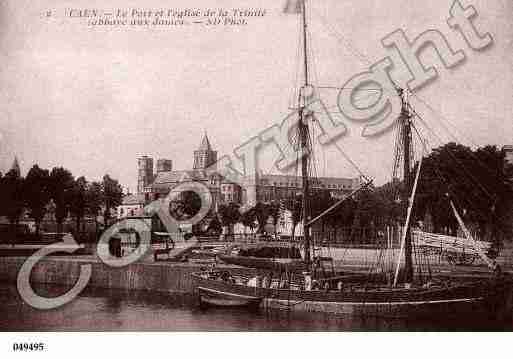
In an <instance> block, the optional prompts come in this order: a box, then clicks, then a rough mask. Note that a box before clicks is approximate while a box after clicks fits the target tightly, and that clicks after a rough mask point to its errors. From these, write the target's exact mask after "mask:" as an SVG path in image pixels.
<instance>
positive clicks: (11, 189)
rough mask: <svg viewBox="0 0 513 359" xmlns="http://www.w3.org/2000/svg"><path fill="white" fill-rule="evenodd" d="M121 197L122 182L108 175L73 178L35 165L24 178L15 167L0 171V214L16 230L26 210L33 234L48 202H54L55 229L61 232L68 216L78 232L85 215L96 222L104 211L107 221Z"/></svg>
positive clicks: (62, 169)
mask: <svg viewBox="0 0 513 359" xmlns="http://www.w3.org/2000/svg"><path fill="white" fill-rule="evenodd" d="M122 196H123V191H122V187H121V185H120V184H119V182H118V181H117V180H115V179H113V178H111V177H110V176H109V175H108V174H106V175H105V176H103V178H102V180H101V181H98V182H97V181H92V182H90V181H88V180H87V179H86V178H85V177H84V176H80V177H77V178H75V177H74V176H73V175H72V173H71V172H70V171H69V170H67V169H65V168H63V167H54V168H52V169H51V170H48V169H43V168H40V167H39V166H38V165H37V164H36V165H34V166H32V168H31V169H30V170H29V171H28V173H27V175H26V176H25V177H22V176H21V175H20V173H19V171H17V170H15V169H11V170H10V171H9V172H7V173H6V174H5V175H2V173H0V198H2V199H3V203H2V206H1V208H0V215H2V216H6V217H7V219H8V220H9V223H10V224H11V226H12V228H13V230H14V231H15V230H16V229H15V228H17V225H18V224H19V221H20V219H21V218H22V215H23V214H24V213H25V212H28V215H29V216H30V217H31V218H32V219H33V220H34V222H35V229H36V236H39V234H40V228H41V222H42V221H43V219H44V217H45V215H46V214H47V212H48V209H49V204H50V203H53V205H54V219H55V222H56V224H57V232H59V233H60V232H62V229H63V223H64V221H65V220H66V219H67V218H68V217H71V218H73V220H74V222H75V226H76V231H77V233H79V232H80V226H81V223H82V221H83V220H84V218H85V217H86V216H90V217H94V218H95V221H96V218H97V217H98V216H99V215H100V214H103V216H104V223H108V221H109V220H110V218H111V215H110V213H111V209H113V208H115V207H117V206H118V205H120V204H121V200H122ZM102 212H103V213H102ZM14 233H15V232H14Z"/></svg>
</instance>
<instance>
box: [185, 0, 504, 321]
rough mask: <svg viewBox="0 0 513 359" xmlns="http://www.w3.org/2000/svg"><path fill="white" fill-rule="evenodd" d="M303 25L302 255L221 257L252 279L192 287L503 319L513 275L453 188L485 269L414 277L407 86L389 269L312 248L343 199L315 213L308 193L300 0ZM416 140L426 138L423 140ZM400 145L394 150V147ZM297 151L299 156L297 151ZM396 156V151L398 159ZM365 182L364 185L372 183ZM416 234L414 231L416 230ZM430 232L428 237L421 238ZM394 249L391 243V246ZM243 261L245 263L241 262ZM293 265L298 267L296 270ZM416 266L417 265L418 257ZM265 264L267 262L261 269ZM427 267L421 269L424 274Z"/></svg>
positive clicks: (284, 301) (215, 275) (296, 306)
mask: <svg viewBox="0 0 513 359" xmlns="http://www.w3.org/2000/svg"><path fill="white" fill-rule="evenodd" d="M301 13H302V16H301V18H302V28H303V40H302V45H303V56H304V66H305V68H304V75H305V79H304V84H303V86H302V87H301V89H300V91H299V94H300V96H298V104H297V108H298V123H297V126H296V127H297V138H298V145H299V146H297V148H298V151H301V153H300V154H298V158H299V157H300V160H299V161H300V163H299V165H298V167H300V168H301V181H302V215H301V221H302V225H303V237H302V243H301V245H302V258H301V259H293V260H291V261H289V262H288V263H285V262H283V263H281V262H279V261H276V260H269V259H268V258H258V257H256V256H248V257H246V258H244V256H240V255H237V256H230V255H229V254H228V255H225V256H221V259H222V260H223V261H225V262H228V263H235V261H237V264H244V265H246V266H248V267H252V268H254V269H255V275H254V276H253V277H249V278H247V277H244V276H241V275H239V274H235V272H230V271H227V270H216V269H215V268H211V269H209V270H205V271H203V272H199V273H194V274H192V278H193V281H194V286H195V288H196V290H197V294H198V296H199V299H200V302H201V303H203V304H210V305H221V306H235V305H237V306H240V305H247V306H252V307H254V306H257V305H258V306H261V307H266V308H278V309H287V310H301V311H320V312H328V313H338V314H353V315H363V316H385V317H406V318H418V317H423V316H426V317H431V316H434V315H444V316H446V317H449V316H453V315H455V316H462V315H464V314H469V315H471V316H472V317H484V318H487V319H493V320H496V319H498V320H500V319H507V318H510V317H511V314H512V310H513V278H512V276H511V275H509V274H505V273H502V271H501V269H500V267H499V266H498V264H497V263H496V262H495V261H494V260H492V259H490V258H489V257H488V256H487V255H486V253H484V250H483V246H482V245H481V244H480V243H479V242H478V241H476V240H474V238H473V236H472V234H471V233H470V231H469V230H468V229H467V227H466V225H465V223H464V221H463V220H462V218H461V216H460V215H459V212H458V210H457V208H456V205H455V204H454V203H453V201H452V200H451V198H450V188H449V187H450V186H447V187H448V188H447V194H448V197H447V199H448V201H449V203H450V206H451V208H452V211H453V214H454V216H455V218H456V220H457V222H458V225H459V226H460V228H461V230H462V232H463V233H464V234H465V238H461V240H462V241H464V243H466V244H468V246H470V247H472V249H473V251H474V252H475V253H476V254H477V255H478V256H479V257H480V259H481V260H482V261H483V262H484V263H486V264H487V266H488V267H489V269H490V271H489V273H485V274H483V275H479V276H477V275H476V276H473V277H472V276H470V277H469V276H459V275H456V274H450V273H449V274H444V275H441V274H437V275H432V273H431V271H430V270H429V271H428V273H427V275H419V274H418V273H416V271H415V269H416V268H414V261H415V258H414V241H413V239H412V238H413V236H412V229H411V222H412V220H411V218H412V212H413V209H414V200H415V193H416V189H417V185H418V182H419V178H420V173H421V168H422V157H420V160H419V161H418V163H417V166H416V171H415V173H414V171H412V168H413V166H412V165H413V163H412V162H413V161H412V158H411V157H410V156H411V154H412V153H413V148H412V146H413V143H412V142H413V139H412V134H413V131H412V128H413V126H414V125H413V120H414V118H415V117H416V116H418V115H417V114H416V112H415V111H414V110H413V109H412V107H411V105H410V103H409V101H408V91H407V90H403V89H401V88H399V87H397V88H396V89H395V90H396V91H397V94H398V96H399V97H400V99H401V105H402V106H401V112H400V114H399V118H398V126H397V129H398V131H399V132H398V138H399V139H400V141H398V144H399V145H400V147H396V151H395V153H396V155H397V153H400V154H401V158H400V159H401V160H402V161H398V160H397V161H394V162H395V163H399V162H402V166H403V168H402V172H403V183H402V187H403V190H402V196H403V198H402V201H401V202H402V203H403V213H404V222H402V223H401V224H402V231H401V241H400V251H399V255H398V256H396V258H395V260H396V264H395V263H394V265H393V266H392V267H389V268H388V270H387V271H379V270H376V269H377V268H375V267H374V268H370V269H369V271H367V272H365V273H358V272H348V273H339V272H337V271H335V269H334V267H333V265H331V269H330V268H326V267H325V266H324V264H325V263H326V262H328V260H327V258H325V257H320V256H316V255H315V254H312V252H315V251H313V250H312V248H315V246H314V245H312V241H311V233H310V231H311V228H312V225H313V224H314V223H316V221H318V220H319V219H320V218H322V217H323V216H326V215H327V214H328V213H329V212H330V211H333V210H334V209H336V208H337V207H338V206H339V205H340V204H342V203H343V202H344V201H345V200H347V198H349V197H350V196H348V197H346V198H342V199H340V200H339V201H338V202H336V203H335V204H334V205H332V206H331V207H329V208H328V209H326V210H325V211H324V212H322V213H321V214H319V215H317V216H316V217H315V218H313V219H312V212H311V202H310V200H311V197H312V191H311V190H310V188H309V181H310V168H311V166H310V162H309V161H310V160H311V158H312V156H311V151H312V147H311V137H310V134H309V121H310V120H311V116H310V115H309V114H308V113H307V105H308V101H309V100H308V98H309V96H311V91H312V88H314V86H312V84H311V83H310V82H309V78H308V60H307V58H306V57H307V54H308V51H307V36H306V33H307V31H306V28H307V24H306V19H307V17H306V15H305V13H306V6H305V0H302V1H301ZM421 143H424V142H423V141H421ZM397 149H399V150H397ZM299 155H301V156H299ZM396 158H397V157H396ZM371 183H372V181H369V180H367V181H366V182H365V184H364V185H363V186H362V187H366V186H369V185H370V184H371ZM418 235H419V234H417V236H418ZM424 237H425V238H428V236H427V235H425V236H424ZM388 249H392V248H388ZM244 261H245V262H244ZM296 263H300V265H299V264H298V265H297V268H294V265H295V264H296ZM416 264H417V268H420V266H421V264H422V263H419V262H418V261H417V263H416ZM266 266H267V267H266ZM424 273H426V272H424Z"/></svg>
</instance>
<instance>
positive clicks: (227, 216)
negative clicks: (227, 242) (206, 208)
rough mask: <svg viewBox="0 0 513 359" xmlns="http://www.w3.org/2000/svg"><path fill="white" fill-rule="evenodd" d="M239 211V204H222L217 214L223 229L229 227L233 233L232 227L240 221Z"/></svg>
mask: <svg viewBox="0 0 513 359" xmlns="http://www.w3.org/2000/svg"><path fill="white" fill-rule="evenodd" d="M239 209H240V206H239V204H238V203H235V202H231V203H228V204H221V205H220V206H219V207H218V210H217V213H218V217H219V220H220V222H221V224H222V226H223V227H228V231H229V232H231V227H232V225H234V224H235V223H237V222H238V221H239V219H240V212H239Z"/></svg>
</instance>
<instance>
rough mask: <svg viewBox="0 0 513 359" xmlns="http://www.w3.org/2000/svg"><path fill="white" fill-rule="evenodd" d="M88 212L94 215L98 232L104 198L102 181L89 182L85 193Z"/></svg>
mask: <svg viewBox="0 0 513 359" xmlns="http://www.w3.org/2000/svg"><path fill="white" fill-rule="evenodd" d="M85 200H86V213H87V214H89V215H90V216H92V217H94V223H95V226H96V232H98V216H99V215H100V211H101V206H102V203H103V202H104V200H103V189H102V184H101V183H100V182H92V183H89V184H88V185H87V187H86V193H85Z"/></svg>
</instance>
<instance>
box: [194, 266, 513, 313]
mask: <svg viewBox="0 0 513 359" xmlns="http://www.w3.org/2000/svg"><path fill="white" fill-rule="evenodd" d="M193 277H194V280H195V283H196V286H197V288H200V287H201V288H206V289H209V290H211V291H212V290H214V291H217V292H221V293H224V294H231V295H234V294H235V295H239V296H246V297H252V298H255V302H257V301H258V303H259V305H260V307H262V308H272V309H286V310H292V311H305V312H325V313H334V314H350V315H356V316H375V317H390V318H419V317H428V318H429V317H431V316H434V315H436V316H442V315H443V316H445V317H461V316H462V315H469V314H471V315H472V317H475V318H477V317H481V318H483V317H484V318H486V319H491V320H502V319H504V320H505V319H509V318H511V313H512V310H513V286H512V281H511V280H510V279H508V280H506V281H501V282H494V281H480V282H476V283H464V284H462V285H457V286H454V287H451V288H442V289H434V290H431V289H418V290H406V289H390V290H383V291H365V290H354V291H352V290H346V291H344V290H343V291H338V290H334V291H319V290H312V291H305V290H287V289H274V288H261V287H249V286H246V285H240V284H234V283H229V282H225V281H222V280H215V279H208V278H204V277H202V275H201V274H193Z"/></svg>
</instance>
